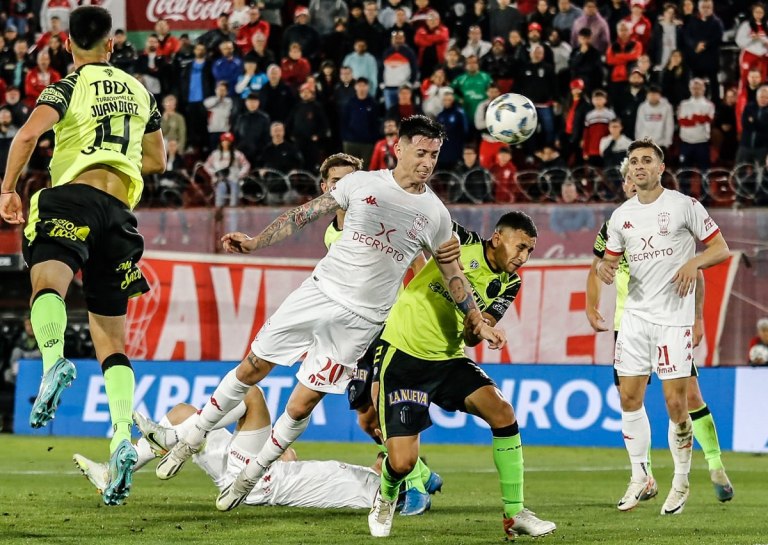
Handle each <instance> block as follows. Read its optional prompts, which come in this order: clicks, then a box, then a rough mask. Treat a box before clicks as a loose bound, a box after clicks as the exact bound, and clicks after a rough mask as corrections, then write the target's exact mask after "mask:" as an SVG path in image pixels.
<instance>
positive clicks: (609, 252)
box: [605, 248, 622, 255]
mask: <svg viewBox="0 0 768 545" xmlns="http://www.w3.org/2000/svg"><path fill="white" fill-rule="evenodd" d="M605 252H606V253H607V254H608V255H621V254H622V252H614V251H613V250H609V249H608V248H606V249H605Z"/></svg>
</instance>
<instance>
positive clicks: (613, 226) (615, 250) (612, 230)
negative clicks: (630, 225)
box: [605, 212, 626, 256]
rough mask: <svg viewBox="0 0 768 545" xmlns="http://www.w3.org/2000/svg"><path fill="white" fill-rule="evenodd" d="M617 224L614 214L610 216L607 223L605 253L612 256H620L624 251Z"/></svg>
mask: <svg viewBox="0 0 768 545" xmlns="http://www.w3.org/2000/svg"><path fill="white" fill-rule="evenodd" d="M619 222H620V220H619V219H618V216H617V214H616V212H614V213H613V214H612V215H611V219H610V220H608V222H607V227H608V229H607V230H606V233H607V235H608V237H607V238H606V240H605V251H606V253H608V254H609V255H613V256H617V255H622V254H623V253H624V250H625V249H626V245H625V242H624V236H623V235H622V234H621V230H620V228H619Z"/></svg>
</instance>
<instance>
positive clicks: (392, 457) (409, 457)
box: [387, 451, 418, 475]
mask: <svg viewBox="0 0 768 545" xmlns="http://www.w3.org/2000/svg"><path fill="white" fill-rule="evenodd" d="M417 458H418V452H417V453H416V455H415V456H414V455H413V454H412V453H398V452H391V451H390V452H389V454H388V455H387V459H388V460H389V466H390V467H391V468H392V469H393V470H395V471H396V472H397V473H400V474H402V475H407V474H408V473H410V472H411V471H413V468H414V467H416V460H417Z"/></svg>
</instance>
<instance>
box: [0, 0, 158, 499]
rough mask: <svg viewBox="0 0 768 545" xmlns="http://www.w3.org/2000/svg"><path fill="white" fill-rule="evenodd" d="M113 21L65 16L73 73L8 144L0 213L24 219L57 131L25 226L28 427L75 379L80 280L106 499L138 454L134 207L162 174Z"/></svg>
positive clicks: (122, 489)
mask: <svg viewBox="0 0 768 545" xmlns="http://www.w3.org/2000/svg"><path fill="white" fill-rule="evenodd" d="M111 30H112V18H111V16H110V14H109V12H108V11H106V10H105V9H103V8H99V7H90V6H89V7H81V8H78V9H76V10H74V11H73V12H72V13H71V15H70V19H69V36H70V37H69V40H68V41H67V44H66V49H67V50H68V51H70V52H71V53H72V55H73V57H74V61H75V67H76V69H75V71H74V72H73V73H71V74H69V75H68V76H67V77H65V78H64V79H62V80H61V81H58V82H56V83H53V84H51V85H49V86H48V87H46V88H45V90H44V91H43V92H42V94H41V95H40V98H39V99H38V101H37V105H36V107H35V109H34V110H33V112H32V114H31V115H30V117H29V120H28V121H27V122H26V124H25V125H24V126H23V127H22V128H21V129H20V130H19V132H18V133H17V135H16V137H15V138H14V139H13V143H12V144H11V148H10V152H9V157H8V165H7V168H6V172H5V177H4V179H3V182H2V196H1V197H0V216H2V218H3V219H4V220H5V221H7V222H9V223H15V224H21V223H23V222H24V217H23V215H22V204H21V199H20V198H19V195H18V194H17V193H16V184H17V182H18V179H19V175H20V174H21V172H22V170H23V169H24V167H25V165H26V163H27V162H28V161H29V158H30V156H31V155H32V152H33V150H34V148H35V145H36V144H37V141H38V139H39V138H40V136H41V135H42V134H43V133H45V132H47V131H49V130H51V129H53V130H54V133H55V143H56V146H55V149H54V153H53V158H52V159H51V165H50V170H51V185H52V187H51V188H50V189H43V190H41V191H38V192H37V193H35V195H33V196H32V199H31V202H30V206H29V221H28V222H27V225H26V227H25V229H24V240H23V250H24V259H25V261H26V263H27V265H28V266H29V267H30V275H31V280H32V312H31V321H32V327H33V329H34V331H35V337H36V338H37V341H38V344H39V346H40V351H41V352H42V358H43V380H42V383H41V384H40V391H39V393H38V395H37V399H36V400H35V403H34V405H33V407H32V414H31V416H30V425H31V426H32V427H34V428H38V427H41V426H45V425H46V424H47V423H48V421H50V420H51V419H52V418H53V417H54V413H55V411H56V408H57V407H58V404H59V400H60V397H61V393H62V391H63V390H64V388H66V387H67V386H69V385H70V384H71V382H72V381H73V380H74V378H75V375H76V371H75V366H74V365H73V364H72V362H70V361H69V360H67V359H66V358H64V329H65V327H66V323H67V311H66V306H65V304H64V296H65V295H66V293H67V288H68V287H69V284H70V282H71V281H72V278H73V277H74V275H75V273H77V272H78V271H82V273H83V289H84V291H85V296H86V304H87V307H88V317H89V322H90V326H91V337H92V338H93V344H94V347H95V348H96V357H97V359H98V360H99V362H100V363H101V367H102V371H103V372H104V386H105V389H106V392H107V397H108V398H109V412H110V416H111V418H112V428H113V430H114V436H113V439H112V442H111V444H110V462H109V484H108V486H107V487H106V488H105V489H104V490H103V491H102V494H103V500H104V503H106V504H107V505H117V504H120V503H122V501H123V500H124V499H125V498H126V497H127V495H128V493H129V491H130V487H131V482H132V478H133V466H134V464H135V462H136V451H135V450H134V448H133V446H132V445H131V443H130V438H131V426H132V420H131V411H132V409H133V390H134V375H133V369H132V368H131V363H130V361H129V360H128V358H127V357H126V355H125V314H126V309H127V304H128V299H129V298H130V297H134V296H137V295H141V294H142V293H144V292H146V291H148V290H149V286H148V284H147V282H146V280H145V279H144V277H143V276H142V273H141V270H139V268H138V267H137V265H136V264H137V262H138V261H139V259H140V258H141V255H142V252H143V249H144V239H143V238H142V237H141V235H140V234H139V233H138V231H137V229H136V217H135V216H134V215H133V213H132V210H133V208H134V207H135V206H136V204H137V203H138V202H139V199H140V198H141V192H142V189H143V187H144V183H143V181H142V175H143V174H152V173H157V172H163V171H164V170H165V146H164V143H163V136H162V132H161V130H160V113H159V111H158V109H157V104H155V100H154V98H153V97H152V95H151V94H150V93H149V92H147V90H146V89H145V88H144V86H143V85H142V84H141V83H140V82H139V81H138V80H136V79H135V78H133V77H132V76H130V75H128V74H126V73H125V72H123V71H122V70H120V69H118V68H115V67H113V66H111V65H110V64H108V61H109V57H110V54H111V52H112V39H111V38H110V37H109V34H110V31H111Z"/></svg>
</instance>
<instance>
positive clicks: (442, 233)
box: [424, 203, 453, 255]
mask: <svg viewBox="0 0 768 545" xmlns="http://www.w3.org/2000/svg"><path fill="white" fill-rule="evenodd" d="M438 221H439V224H438V225H437V227H436V228H435V229H434V230H431V229H430V230H428V232H430V233H432V239H431V240H427V241H424V243H425V244H426V247H425V249H426V250H427V251H429V252H430V253H432V255H434V254H435V253H437V249H438V248H439V247H440V245H441V244H443V243H444V242H447V241H448V240H449V239H450V238H451V237H452V236H453V221H451V214H450V213H449V212H448V209H447V208H446V207H445V205H444V204H443V203H440V214H439V218H438Z"/></svg>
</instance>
